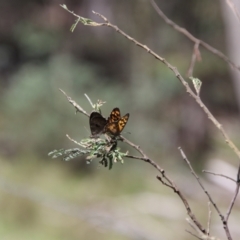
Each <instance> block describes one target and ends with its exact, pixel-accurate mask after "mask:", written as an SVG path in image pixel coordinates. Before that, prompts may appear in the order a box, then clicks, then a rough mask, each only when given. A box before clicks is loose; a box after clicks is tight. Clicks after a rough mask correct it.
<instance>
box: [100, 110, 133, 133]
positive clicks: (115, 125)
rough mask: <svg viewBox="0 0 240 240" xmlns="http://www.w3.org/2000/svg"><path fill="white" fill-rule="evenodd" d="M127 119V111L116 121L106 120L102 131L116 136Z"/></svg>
mask: <svg viewBox="0 0 240 240" xmlns="http://www.w3.org/2000/svg"><path fill="white" fill-rule="evenodd" d="M128 119H129V113H127V114H126V115H124V116H123V117H122V118H120V119H119V120H118V121H116V122H108V123H107V125H106V126H105V128H104V132H105V133H107V134H110V135H113V136H118V135H120V133H121V132H122V130H123V129H124V127H125V126H126V124H127V122H128Z"/></svg>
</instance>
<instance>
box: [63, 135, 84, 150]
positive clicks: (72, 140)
mask: <svg viewBox="0 0 240 240" xmlns="http://www.w3.org/2000/svg"><path fill="white" fill-rule="evenodd" d="M66 137H67V138H68V139H69V140H70V141H71V142H74V143H75V144H77V145H79V146H81V147H82V145H81V144H80V143H78V142H77V141H76V140H74V139H72V138H70V136H69V135H68V134H66Z"/></svg>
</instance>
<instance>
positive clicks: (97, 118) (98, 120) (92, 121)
mask: <svg viewBox="0 0 240 240" xmlns="http://www.w3.org/2000/svg"><path fill="white" fill-rule="evenodd" d="M106 124H107V119H106V118H104V117H103V116H102V114H101V113H99V112H92V113H91V114H90V117H89V125H90V130H91V134H92V136H93V137H95V136H97V135H100V134H101V133H103V130H104V127H105V126H106Z"/></svg>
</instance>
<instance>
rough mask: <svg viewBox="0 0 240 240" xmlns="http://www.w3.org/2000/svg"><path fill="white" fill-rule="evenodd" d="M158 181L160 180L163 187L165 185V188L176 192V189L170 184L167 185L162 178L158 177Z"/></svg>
mask: <svg viewBox="0 0 240 240" xmlns="http://www.w3.org/2000/svg"><path fill="white" fill-rule="evenodd" d="M157 179H158V180H159V181H160V182H161V183H162V184H163V185H165V186H167V187H169V188H171V189H172V190H173V191H174V190H175V189H174V187H173V186H172V185H170V184H168V183H165V182H164V181H163V179H162V178H161V177H160V176H157Z"/></svg>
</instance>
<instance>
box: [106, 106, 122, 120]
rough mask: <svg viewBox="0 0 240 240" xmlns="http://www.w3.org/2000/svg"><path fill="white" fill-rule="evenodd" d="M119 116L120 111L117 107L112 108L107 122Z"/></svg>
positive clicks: (117, 118)
mask: <svg viewBox="0 0 240 240" xmlns="http://www.w3.org/2000/svg"><path fill="white" fill-rule="evenodd" d="M120 118H121V113H120V109H119V108H114V109H113V110H112V112H111V113H110V117H109V118H108V123H113V122H117V121H118V120H119V119H120Z"/></svg>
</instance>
